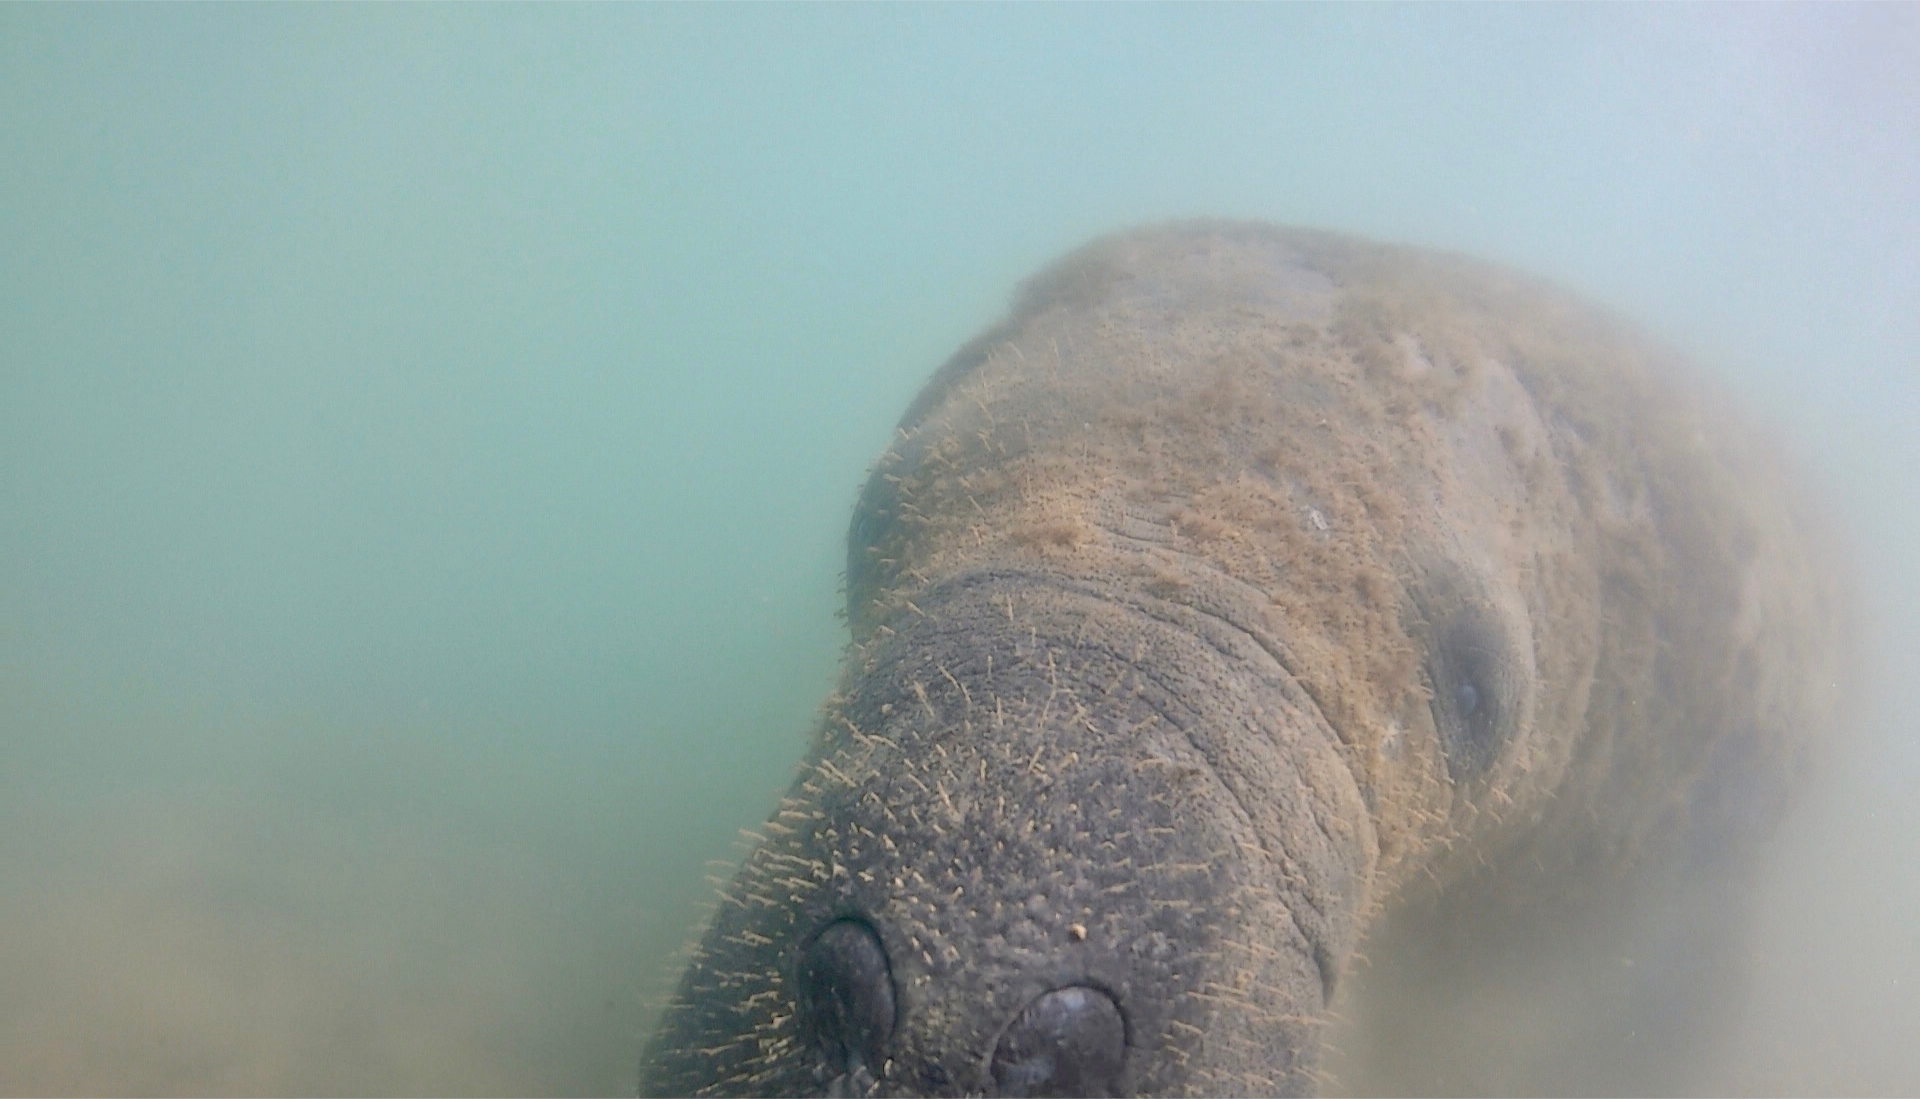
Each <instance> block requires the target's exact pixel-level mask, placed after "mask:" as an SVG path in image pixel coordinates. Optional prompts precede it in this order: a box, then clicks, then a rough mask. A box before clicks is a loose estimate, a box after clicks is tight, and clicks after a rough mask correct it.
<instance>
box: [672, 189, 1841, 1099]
mask: <svg viewBox="0 0 1920 1099" xmlns="http://www.w3.org/2000/svg"><path fill="white" fill-rule="evenodd" d="M1680 373H1681V372H1680V371H1679V369H1678V368H1677V366H1676V365H1675V364H1674V363H1673V362H1671V361H1670V359H1669V357H1668V356H1667V355H1665V354H1664V353H1663V352H1661V351H1660V350H1659V349H1658V348H1656V347H1654V346H1653V345H1651V344H1649V343H1647V342H1646V341H1644V340H1642V339H1641V338H1639V337H1637V336H1635V335H1634V334H1633V333H1632V332H1631V331H1630V330H1629V329H1628V328H1626V327H1625V326H1624V325H1622V324H1620V323H1619V322H1617V321H1615V320H1614V319H1612V318H1610V317H1608V316H1606V315H1604V314H1602V313H1600V312H1597V311H1595V310H1594V309H1592V308H1591V307H1588V306H1585V305H1583V304H1581V303H1580V302H1578V301H1576V300H1574V299H1572V298H1571V297H1569V296H1567V295H1565V294H1563V293H1561V292H1558V291H1556V290H1553V289H1552V288H1549V287H1546V286H1543V285H1541V284H1539V283H1536V282H1534V281H1531V280H1528V279H1525V278H1523V277H1520V276H1517V275H1514V274H1511V273H1508V272H1505V271H1502V270H1500V269H1497V268H1493V267H1490V266H1487V265H1483V264H1479V263H1475V262H1471V261H1468V260H1464V259H1460V258H1456V257H1450V256H1443V255H1437V254H1433V253H1427V252H1421V251H1414V250H1409V249H1402V248H1393V247H1386V246H1381V245H1375V244H1372V243H1367V242H1363V241H1358V240H1352V239H1347V238H1342V237H1337V236H1333V235H1329V234H1324V233H1316V232H1306V231H1299V230H1290V229H1280V228H1275V227H1271V226H1265V225H1255V224H1240V223H1218V222H1200V223H1180V224H1173V225H1164V226H1156V227H1150V228H1146V229H1143V230H1138V231H1135V232H1131V233H1127V234H1122V235H1118V236H1114V237H1110V238H1107V239H1104V240H1100V241H1097V242H1095V243H1093V244H1091V245H1088V246H1086V247H1084V248H1082V249H1080V250H1078V251H1076V252H1074V253H1073V254H1071V255H1069V256H1067V257H1066V258H1065V259H1063V260H1062V261H1060V262H1059V263H1057V264H1056V265H1055V266H1053V267H1052V268H1050V269H1048V270H1046V271H1044V272H1042V273H1041V274H1040V275H1039V276H1037V277H1036V278H1034V279H1033V280H1031V281H1030V282H1029V283H1028V284H1027V285H1026V286H1025V287H1024V288H1023V290H1022V292H1021V293H1020V295H1019V296H1018V298H1017V300H1016V303H1015V306H1014V308H1013V310H1012V312H1011V314H1010V316H1009V317H1008V319H1007V320H1005V321H1004V322H1003V323H1001V324H1000V325H998V326H996V327H994V328H993V329H992V330H990V331H988V332H987V333H985V334H983V335H982V336H980V337H979V338H977V339H976V340H974V341H972V342H971V343H969V344H968V345H967V346H966V347H964V348H962V349H961V351H960V352H959V353H957V354H956V355H955V356H954V358H953V359H952V360H950V361H949V362H948V363H947V364H946V365H945V366H944V367H942V368H941V369H940V371H939V372H938V373H937V374H936V375H935V376H934V378H933V379H932V381H931V382H930V383H929V384H928V386H927V387H926V389H925V391H924V392H922V393H921V395H920V396H919V398H918V399H916V400H915V402H914V403H913V405H912V407H911V408H909V410H908V411H907V414H906V416H905V418H904V419H903V420H902V421H901V424H900V427H899V431H898V433H897V435H896V436H895V438H894V440H893V442H892V445H891V446H890V447H889V448H888V449H887V451H886V453H885V454H884V455H882V457H881V458H880V460H879V461H878V463H877V464H876V465H875V468H874V471H873V474H872V476H871V478H870V480H869V481H868V484H867V486H866V489H865V491H864V493H863V495H862V497H861V500H860V502H859V505H858V507H857V508H856V512H855V516H854V521H853V524H852V529H851V532H850V537H849V546H848V566H847V596H848V617H849V621H850V623H851V626H852V632H853V640H852V644H851V646H850V648H849V649H848V653H847V656H846V661H845V667H844V672H843V676H842V680H841V684H840V687H839V689H838V690H837V691H836V693H835V694H834V695H833V697H831V698H830V699H829V700H828V702H827V704H826V706H825V709H824V713H823V716H822V720H821V723H820V726H819V730H818V733H817V736H816V739H815V741H814V743H813V745H812V748H811V751H810V752H809V754H808V756H807V758H806V761H805V763H804V764H803V765H802V768H801V771H800V774H799V777H798V778H797V780H796V781H795V782H794V784H793V786H792V788H791V789H790V791H789V792H788V794H787V796H786V797H785V798H784V799H783V801H782V802H781V804H780V806H779V808H778V810H777V811H776V813H775V814H774V816H773V817H772V818H771V819H770V820H769V821H768V822H767V824H766V827H765V839H764V842H762V843H761V844H760V845H759V846H758V847H757V848H756V849H755V850H753V851H752V852H751V854H750V855H749V856H748V857H747V859H746V861H745V864H744V865H743V866H742V868H741V869H740V871H739V873H738V876H737V877H736V878H735V879H734V881H733V882H732V884H731V885H730V886H728V887H727V888H726V890H725V891H724V893H723V895H722V898H721V903H720V906H719V909H718V912H717V913H716V915H715V918H714V922H713V924H712V926H711V928H710V929H709V930H708V932H707V934H706V937H705V939H704V941H703V942H702V943H701V945H700V946H699V947H698V948H697V950H696V951H695V954H694V957H693V958H692V961H691V963H690V964H689V966H688V969H687V971H686V974H685V976H684V977H683V979H682V981H681V984H680V986H679V990H678V992H677V993H676V995H675V996H674V998H673V1000H672V1002H671V1003H670V1004H669V1005H668V1006H667V1009H666V1011H665V1014H664V1016H663V1019H662V1021H661V1024H660V1028H659V1030H658V1032H657V1033H656V1035H655V1036H654V1038H653V1039H652V1042H651V1044H650V1045H649V1047H648V1049H647V1052H646V1055H645V1060H644V1064H643V1068H642V1078H641V1087H642V1090H643V1092H657V1093H661V1094H723V1093H724V1094H829V1093H831V1094H940V1095H960V1094H981V1093H987V1094H1031V1095H1042V1094H1065V1095H1072V1094H1085V1095H1104V1094H1114V1095H1122V1094H1142V1095H1144V1094H1170V1095H1171V1094H1194V1095H1221V1094H1233V1095H1254V1094H1273V1093H1279V1094H1303V1093H1311V1092H1315V1091H1320V1090H1326V1089H1329V1088H1338V1089H1351V1088H1356V1087H1362V1088H1364V1087H1378V1088H1383V1089H1388V1090H1397V1091H1429V1090H1466V1091H1474V1090H1562V1089H1574V1090H1601V1091H1608V1090H1638V1089H1641V1088H1654V1087H1664V1086H1672V1085H1673V1084H1674V1082H1675V1081H1677V1080H1680V1079H1683V1076H1682V1075H1681V1074H1682V1073H1684V1071H1685V1066H1686V1064H1687V1063H1688V1059H1689V1056H1690V1055H1691V1053H1692V1052H1693V1051H1694V1050H1695V1049H1696V1047H1698V1046H1699V1045H1701V1044H1702V1043H1704V1042H1706V1041H1707V1040H1708V1038H1709V1037H1710V1034H1709V1033H1708V1031H1709V1030H1710V1023H1707V1022H1702V1020H1710V1019H1711V1018H1712V1016H1713V1012H1711V1011H1708V1010H1706V1009H1707V1007H1709V1006H1710V1005H1711V1004H1712V1003H1713V1002H1714V998H1715V997H1718V996H1724V995H1726V993H1727V990H1728V989H1729V988H1730V987H1733V985H1732V983H1731V982H1732V980H1733V978H1732V976H1731V974H1732V972H1733V970H1732V968H1731V963H1732V962H1733V961H1734V960H1736V957H1737V955H1738V953H1739V951H1738V943H1739V941H1740V939H1739V934H1738V933H1739V929H1740V926H1741V909H1742V907H1743V906H1742V904H1741V896H1742V890H1743V883H1744V881H1745V879H1746V877H1747V873H1746V871H1747V868H1748V866H1749V865H1750V864H1751V862H1752V859H1751V857H1750V855H1751V852H1752V850H1753V849H1754V848H1755V846H1756V845H1757V844H1758V843H1759V842H1760V840H1761V839H1762V838H1763V837H1764V835H1765V833H1766V832H1767V830H1768V828H1769V827H1770V825H1771V824H1772V822H1773V821H1774V820H1775V819H1776V818H1777V817H1778V815H1779V813H1780V811H1781V809H1782V807H1783V806H1784V804H1785V802H1786V800H1787V796H1788V794H1789V793H1790V791H1791V789H1792V787H1793V785H1794V783H1795V780H1796V776H1797V774H1798V772H1800V771H1801V770H1802V769H1803V768H1804V765H1805V762H1806V761H1807V760H1808V759H1809V758H1810V756H1811V755H1812V754H1813V753H1815V752H1817V751H1819V749H1820V740H1821V738H1822V737H1823V736H1824V735H1825V734H1826V731H1827V729H1828V727H1829V725H1830V723H1831V718H1830V713H1831V710H1832V707H1833V705H1834V704H1835V703H1836V701H1837V698H1836V696H1837V694H1838V692H1839V688H1838V687H1837V686H1836V681H1837V679H1838V673H1839V671H1840V669H1839V666H1838V665H1839V663H1840V655H1839V645H1840V640H1841V633H1842V631H1841V623H1840V607H1839V600H1838V598H1837V596H1836V594H1835V593H1836V592H1837V591H1838V589H1839V588H1840V585H1839V583H1838V582H1837V578H1836V576H1835V574H1834V570H1833V567H1832V565H1831V564H1830V563H1829V562H1828V560H1827V559H1826V557H1825V556H1824V554H1823V553H1822V552H1821V551H1820V546H1821V542H1822V540H1821V538H1820V537H1819V526H1818V524H1817V522H1816V521H1815V519H1814V518H1813V517H1810V516H1808V515H1806V514H1803V511H1802V509H1801V507H1800V506H1799V501H1800V500H1801V499H1802V498H1803V497H1804V495H1805V494H1804V493H1803V492H1800V491H1798V489H1797V482H1795V481H1794V480H1793V478H1792V477H1791V476H1790V474H1789V473H1788V472H1787V471H1786V470H1784V469H1783V468H1781V466H1780V463H1779V461H1778V459H1777V457H1776V451H1777V448H1775V447H1772V446H1770V445H1768V444H1767V442H1766V441H1765V439H1764V438H1763V437H1761V436H1758V435H1757V434H1755V433H1753V432H1751V431H1750V430H1749V429H1746V428H1743V427H1742V426H1741V425H1740V424H1738V423H1737V422H1736V421H1735V418H1734V417H1733V416H1732V415H1731V413H1730V412H1729V410H1728V407H1727V402H1726V401H1724V400H1723V399H1721V398H1718V397H1716V396H1712V395H1707V394H1705V391H1704V389H1703V387H1702V386H1701V385H1700V383H1699V382H1697V381H1682V380H1681V378H1680ZM1330 1033H1331V1034H1333V1035H1335V1036H1336V1037H1335V1038H1334V1040H1332V1041H1329V1039H1328V1035H1329V1034H1330ZM1336 1047H1337V1048H1336ZM1336 1070H1337V1071H1338V1072H1339V1074H1340V1075H1339V1076H1338V1077H1337V1078H1335V1077H1330V1075H1329V1074H1330V1073H1331V1072H1334V1071H1336Z"/></svg>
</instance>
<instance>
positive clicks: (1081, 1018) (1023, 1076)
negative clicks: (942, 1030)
mask: <svg viewBox="0 0 1920 1099" xmlns="http://www.w3.org/2000/svg"><path fill="white" fill-rule="evenodd" d="M1126 1053H1127V1027H1126V1022H1125V1021H1124V1020H1122V1019H1121V1018H1120V1008H1119V1006H1118V1005H1116V1004H1115V1003H1114V1002H1113V997H1111V996H1108V995H1107V994H1106V993H1104V992H1102V991H1100V990H1099V989H1097V988H1087V987H1085V986H1084V985H1070V986H1068V987H1066V988H1056V989H1054V990H1053V991H1052V992H1048V993H1044V994H1042V995H1041V996H1039V997H1037V998H1035V999H1034V1001H1033V1002H1032V1003H1030V1004H1028V1005H1027V1006H1026V1008H1025V1010H1023V1011H1021V1012H1020V1014H1019V1015H1018V1016H1017V1017H1015V1019H1014V1020H1013V1024H1012V1025H1011V1026H1009V1027H1007V1032H1006V1033H1005V1034H1002V1035H1001V1036H1000V1044H999V1045H998V1046H997V1047H995V1049H994V1051H993V1083H994V1088H995V1090H997V1091H998V1092H999V1093H1000V1094H1001V1095H1112V1094H1114V1093H1115V1092H1116V1091H1117V1090H1118V1089H1119V1086H1120V1065H1121V1062H1122V1061H1123V1060H1124V1059H1125V1057H1126Z"/></svg>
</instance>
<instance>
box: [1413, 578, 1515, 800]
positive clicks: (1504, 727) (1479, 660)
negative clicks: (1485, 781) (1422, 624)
mask: <svg viewBox="0 0 1920 1099" xmlns="http://www.w3.org/2000/svg"><path fill="white" fill-rule="evenodd" d="M1436 641H1437V644H1436V645H1435V647H1434V653H1433V658H1432V661H1431V664H1430V667H1429V669H1428V674H1430V675H1431V676H1432V677H1433V688H1434V690H1433V718H1434V724H1435V725H1437V726H1438V727H1439V729H1440V738H1441V742H1442V743H1443V744H1444V746H1445V748H1446V753H1447V769H1448V770H1449V771H1451V772H1452V774H1453V777H1454V779H1455V780H1461V779H1468V778H1476V777H1478V776H1480V775H1483V774H1485V773H1486V771H1487V769H1488V768H1490V767H1492V766H1493V761H1494V760H1495V759H1496V758H1498V756H1499V755H1500V749H1501V748H1502V747H1504V746H1505V745H1506V742H1507V740H1508V738H1509V737H1510V736H1511V735H1512V732H1513V731H1512V729H1511V728H1510V727H1509V726H1510V725H1511V724H1512V718H1511V711H1512V699H1511V697H1510V696H1511V694H1512V675H1511V672H1510V669H1509V667H1508V665H1509V663H1510V662H1511V661H1512V659H1513V657H1512V656H1511V654H1510V653H1509V649H1508V645H1507V644H1506V634H1505V632H1504V630H1502V628H1501V626H1500V622H1499V619H1498V618H1496V617H1495V616H1494V615H1493V614H1492V613H1490V612H1489V611H1488V610H1487V609H1485V608H1481V607H1464V608H1461V609H1460V610H1459V611H1456V612H1455V613H1454V614H1453V615H1452V616H1451V617H1450V618H1449V619H1447V620H1446V622H1445V623H1444V625H1442V626H1441V628H1440V630H1439V632H1438V634H1437V636H1436Z"/></svg>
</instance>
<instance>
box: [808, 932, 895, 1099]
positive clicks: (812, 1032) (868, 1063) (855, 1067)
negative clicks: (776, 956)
mask: <svg viewBox="0 0 1920 1099" xmlns="http://www.w3.org/2000/svg"><path fill="white" fill-rule="evenodd" d="M799 976H800V981H799V985H800V1013H801V1019H802V1024H803V1026H805V1028H806V1030H807V1033H808V1035H809V1037H810V1038H811V1040H812V1041H813V1043H814V1045H815V1047H816V1048H817V1049H818V1050H819V1051H820V1052H821V1053H822V1054H823V1055H824V1056H825V1057H826V1058H827V1060H828V1062H829V1063H830V1065H831V1066H832V1068H833V1071H834V1072H836V1073H838V1074H840V1075H843V1076H846V1075H860V1076H868V1075H870V1074H872V1073H874V1072H877V1071H878V1070H879V1065H880V1058H881V1053H882V1050H883V1049H885V1047H886V1044H887V1041H888V1039H890V1038H892V1037H893V1011H894V999H893V972H892V970H891V968H890V967H889V966H888V964H887V951H886V948H885V947H883V946H881V945H880V936H879V935H877V934H875V933H874V930H873V928H871V927H869V926H867V925H866V924H865V923H863V922H861V921H859V920H835V921H834V922H833V923H830V924H828V925H827V926H826V928H825V929H824V930H822V931H821V932H820V934H818V935H816V936H815V937H814V940H813V942H811V943H809V944H808V945H807V949H806V952H805V953H803V954H802V955H801V957H800V974H799Z"/></svg>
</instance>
